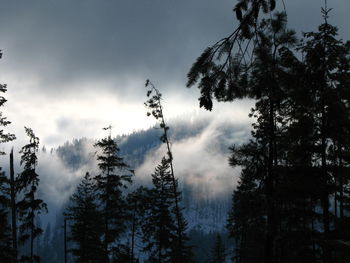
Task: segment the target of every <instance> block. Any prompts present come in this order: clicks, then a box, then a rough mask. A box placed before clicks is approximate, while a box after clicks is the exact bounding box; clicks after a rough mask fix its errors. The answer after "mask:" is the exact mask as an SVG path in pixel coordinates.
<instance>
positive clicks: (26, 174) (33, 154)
mask: <svg viewBox="0 0 350 263" xmlns="http://www.w3.org/2000/svg"><path fill="white" fill-rule="evenodd" d="M25 131H26V133H27V135H28V137H29V143H28V144H27V145H25V146H23V147H22V150H21V151H20V153H21V154H22V156H21V165H24V170H23V172H22V173H20V174H19V175H18V177H17V186H18V190H19V192H20V193H21V195H22V199H21V200H20V201H19V202H18V204H17V206H18V217H19V221H20V225H19V232H20V236H19V241H20V242H21V243H22V244H24V243H25V242H26V241H29V247H30V252H29V255H22V257H21V259H20V260H21V261H22V262H30V263H33V262H39V261H40V257H39V256H38V255H35V254H34V240H35V239H36V238H37V237H39V236H40V235H41V233H42V231H43V230H42V229H41V228H40V227H39V226H38V225H36V221H35V219H36V218H37V216H38V215H39V214H40V213H42V212H47V206H46V203H45V202H44V201H43V200H41V199H38V198H37V197H36V194H37V189H38V185H39V181H40V179H39V175H38V174H37V173H36V167H37V163H38V160H37V152H38V149H39V138H38V137H36V136H35V134H34V132H33V130H32V129H30V128H26V127H25Z"/></svg>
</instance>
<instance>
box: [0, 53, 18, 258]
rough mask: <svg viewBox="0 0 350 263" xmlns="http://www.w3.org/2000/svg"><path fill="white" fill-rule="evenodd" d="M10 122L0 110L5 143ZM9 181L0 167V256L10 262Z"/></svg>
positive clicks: (0, 137) (0, 99)
mask: <svg viewBox="0 0 350 263" xmlns="http://www.w3.org/2000/svg"><path fill="white" fill-rule="evenodd" d="M1 57H2V52H1V50H0V58H1ZM6 91H7V85H6V84H0V93H1V94H4V93H5V92H6ZM6 101H7V100H6V99H5V97H4V96H2V95H0V107H3V106H4V104H5V103H6ZM10 123H11V122H10V121H9V120H7V118H6V117H4V116H3V113H2V112H1V111H0V128H1V129H0V143H7V142H10V141H13V140H15V139H16V137H15V135H14V134H11V133H6V132H5V131H4V130H3V128H5V127H6V126H7V125H9V124H10ZM2 155H5V152H3V151H0V156H2ZM9 188H10V187H9V182H8V179H7V177H6V175H5V172H4V171H2V167H0V258H2V259H3V260H4V262H10V260H11V258H12V257H13V256H14V254H13V252H14V251H13V249H12V248H13V247H14V246H13V244H12V241H11V235H10V233H11V228H10V227H11V226H10V224H9V222H8V211H9V210H8V208H9V206H10V200H9V196H10V189H9Z"/></svg>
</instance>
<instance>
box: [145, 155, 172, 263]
mask: <svg viewBox="0 0 350 263" xmlns="http://www.w3.org/2000/svg"><path fill="white" fill-rule="evenodd" d="M152 182H153V186H154V188H152V189H151V190H150V191H149V194H148V195H149V196H148V204H147V212H146V217H145V220H144V222H143V226H142V228H143V241H144V244H145V247H144V250H145V251H147V252H149V262H157V263H167V262H172V260H171V259H172V253H171V251H172V244H173V239H175V238H176V233H175V232H176V227H175V225H176V221H175V218H174V217H173V216H172V207H173V204H174V203H173V196H172V187H173V185H172V177H171V173H170V172H169V163H168V162H167V160H166V159H165V158H163V159H162V163H161V164H160V165H158V166H157V167H156V169H155V172H154V173H153V174H152Z"/></svg>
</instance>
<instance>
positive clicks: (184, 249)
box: [145, 80, 192, 263]
mask: <svg viewBox="0 0 350 263" xmlns="http://www.w3.org/2000/svg"><path fill="white" fill-rule="evenodd" d="M145 86H146V87H149V90H148V91H147V97H148V98H149V99H148V100H147V101H146V103H145V106H146V107H147V108H148V109H149V112H147V116H150V115H152V116H153V117H154V118H155V119H156V120H158V121H159V127H160V128H161V129H162V131H163V133H162V136H161V137H160V140H161V141H162V142H163V143H165V145H166V149H167V153H166V157H164V159H163V160H164V161H166V162H168V163H169V168H170V175H171V179H172V194H173V202H174V213H175V217H176V223H177V224H176V237H175V239H174V240H175V243H174V244H173V247H174V248H175V249H174V250H173V253H174V254H173V258H174V260H175V261H174V262H184V263H185V262H191V261H192V252H191V248H190V247H189V246H188V245H187V241H188V236H187V234H186V230H187V222H186V220H185V218H184V217H183V214H182V209H181V207H180V199H181V192H180V191H179V190H178V182H177V179H176V177H175V173H174V166H173V154H172V151H171V148H170V139H169V134H168V132H169V126H167V125H166V123H165V117H164V114H163V106H162V103H161V100H162V94H161V93H160V92H159V90H158V89H156V88H155V86H154V85H153V83H152V82H150V81H149V80H147V81H146V85H145ZM151 95H152V96H151ZM162 162H163V161H162Z"/></svg>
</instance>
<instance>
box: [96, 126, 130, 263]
mask: <svg viewBox="0 0 350 263" xmlns="http://www.w3.org/2000/svg"><path fill="white" fill-rule="evenodd" d="M105 130H109V135H108V137H106V138H104V139H102V140H100V141H98V142H97V143H96V144H95V147H97V148H98V149H99V150H100V151H101V153H100V154H99V155H98V156H97V160H98V161H99V163H98V167H99V169H100V171H101V173H100V174H99V175H97V176H96V177H95V180H96V182H97V191H98V199H99V202H100V203H101V211H100V212H101V218H103V225H104V229H103V232H102V233H103V246H104V251H105V259H104V262H109V258H110V256H111V255H112V254H116V253H118V242H119V241H120V240H119V239H120V237H121V235H122V233H124V232H125V231H126V227H125V225H126V222H127V220H128V211H127V204H126V201H125V196H124V193H123V190H125V189H126V188H127V187H128V184H130V183H131V177H132V175H133V171H132V170H131V169H130V168H129V166H128V165H127V164H125V163H124V161H123V158H122V157H120V156H119V148H118V145H117V143H116V142H115V141H114V140H113V139H112V137H111V126H110V127H108V128H105Z"/></svg>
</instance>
